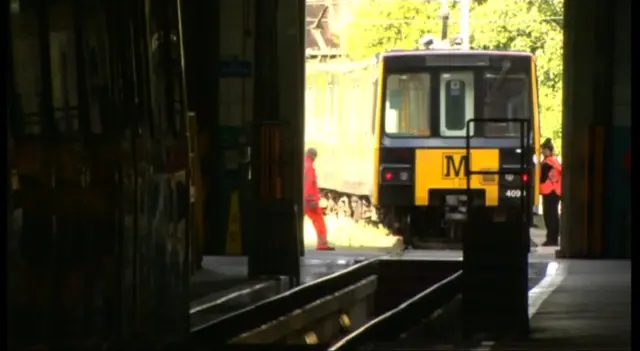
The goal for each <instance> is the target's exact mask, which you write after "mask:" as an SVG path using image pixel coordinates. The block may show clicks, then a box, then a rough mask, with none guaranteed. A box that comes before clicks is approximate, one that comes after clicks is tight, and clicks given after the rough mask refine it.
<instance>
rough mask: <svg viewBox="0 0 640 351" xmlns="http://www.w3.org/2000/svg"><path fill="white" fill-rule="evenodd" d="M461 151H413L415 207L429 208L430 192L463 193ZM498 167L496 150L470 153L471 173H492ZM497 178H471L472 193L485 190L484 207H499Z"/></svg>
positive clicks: (465, 184)
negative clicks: (481, 171)
mask: <svg viewBox="0 0 640 351" xmlns="http://www.w3.org/2000/svg"><path fill="white" fill-rule="evenodd" d="M465 155H466V152H465V150H464V149H418V150H416V174H415V178H414V179H415V184H416V186H415V189H416V192H415V204H416V206H426V205H429V189H466V187H467V181H466V177H465V176H464V162H463V158H464V156H465ZM499 167H500V151H499V150H498V149H476V150H471V164H470V169H471V171H480V170H484V171H495V170H497V169H498V168H499ZM483 178H484V179H483ZM487 178H492V179H491V180H489V179H487ZM497 179H498V178H497V177H496V176H490V177H483V176H480V175H474V176H472V177H471V187H472V188H473V189H484V190H485V194H486V195H485V196H486V205H487V206H497V205H498V182H497Z"/></svg>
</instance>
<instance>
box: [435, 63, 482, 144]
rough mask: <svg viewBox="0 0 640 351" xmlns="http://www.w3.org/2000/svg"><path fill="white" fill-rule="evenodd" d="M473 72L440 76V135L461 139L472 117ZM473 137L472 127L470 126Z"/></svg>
mask: <svg viewBox="0 0 640 351" xmlns="http://www.w3.org/2000/svg"><path fill="white" fill-rule="evenodd" d="M473 92H474V88H473V72H470V71H468V72H450V73H442V75H441V76H440V135H441V136H445V137H447V136H456V137H463V136H465V135H466V131H465V129H466V125H467V121H468V120H469V119H472V118H473V116H474V95H473ZM470 128H471V134H472V135H473V128H474V126H473V125H471V126H470Z"/></svg>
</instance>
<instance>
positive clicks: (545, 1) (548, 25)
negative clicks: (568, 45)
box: [471, 0, 563, 150]
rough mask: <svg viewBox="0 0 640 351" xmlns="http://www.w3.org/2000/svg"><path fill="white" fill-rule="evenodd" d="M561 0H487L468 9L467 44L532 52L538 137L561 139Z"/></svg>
mask: <svg viewBox="0 0 640 351" xmlns="http://www.w3.org/2000/svg"><path fill="white" fill-rule="evenodd" d="M562 8H563V3H562V0H519V1H513V0H511V1H509V0H488V1H486V2H485V3H484V4H482V5H478V6H475V7H474V8H473V10H472V12H471V18H472V19H473V20H472V23H471V44H472V46H473V47H474V48H478V49H488V50H522V51H527V52H531V53H533V54H534V55H536V59H537V63H538V67H537V68H538V82H539V89H538V91H539V93H538V95H539V99H540V119H541V133H542V137H543V138H546V137H550V138H552V139H553V141H554V143H555V144H556V145H557V149H558V150H561V145H560V143H561V142H562V138H561V135H562V55H563V50H562V49H563V33H562V26H563V22H562Z"/></svg>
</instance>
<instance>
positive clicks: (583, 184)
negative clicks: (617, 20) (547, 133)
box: [559, 0, 613, 257]
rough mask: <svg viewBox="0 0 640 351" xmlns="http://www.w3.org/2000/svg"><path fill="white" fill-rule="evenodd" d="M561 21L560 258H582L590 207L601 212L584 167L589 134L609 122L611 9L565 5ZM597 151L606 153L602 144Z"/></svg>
mask: <svg viewBox="0 0 640 351" xmlns="http://www.w3.org/2000/svg"><path fill="white" fill-rule="evenodd" d="M564 17H565V18H564V24H565V31H564V36H565V38H564V42H565V48H564V52H565V57H564V99H563V143H562V145H563V150H562V156H563V167H564V179H563V205H562V209H563V211H562V220H561V222H562V231H561V245H560V246H561V247H560V252H559V255H560V256H562V257H584V256H585V255H589V254H591V253H593V248H590V246H589V245H591V243H590V239H589V237H588V234H587V233H588V232H589V230H598V229H597V228H593V226H594V225H593V224H591V223H590V222H588V221H589V220H591V219H592V218H593V217H594V215H593V214H592V213H590V212H589V210H588V208H589V207H588V206H595V208H599V209H602V203H600V202H599V203H598V204H594V203H593V202H595V200H594V199H588V198H587V196H589V194H590V190H588V189H590V188H591V187H593V184H590V183H589V182H588V178H587V175H588V173H589V172H590V171H589V170H588V168H587V166H588V162H590V161H588V160H589V157H590V156H589V154H588V150H589V149H591V146H593V145H592V144H593V141H592V140H590V133H591V130H592V129H594V128H604V127H605V126H606V125H607V124H609V123H610V122H609V121H610V116H611V108H612V98H613V96H612V92H611V89H610V86H611V85H612V81H613V80H612V75H613V72H612V60H613V50H612V47H611V38H612V31H611V29H612V25H613V8H612V6H610V5H608V4H607V3H599V2H585V1H579V0H566V1H565V15H564ZM597 148H599V149H602V148H604V143H603V144H602V145H598V146H597ZM601 186H602V184H600V188H601ZM601 224H602V223H600V225H601ZM598 240H601V238H599V239H598ZM598 245H600V246H601V243H597V244H596V246H598ZM596 251H598V250H596Z"/></svg>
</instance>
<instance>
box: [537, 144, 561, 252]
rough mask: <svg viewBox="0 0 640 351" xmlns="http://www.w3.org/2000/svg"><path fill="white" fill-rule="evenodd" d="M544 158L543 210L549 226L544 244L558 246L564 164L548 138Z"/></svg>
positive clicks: (545, 222)
mask: <svg viewBox="0 0 640 351" xmlns="http://www.w3.org/2000/svg"><path fill="white" fill-rule="evenodd" d="M541 149H542V155H543V156H544V160H543V161H542V165H541V172H540V194H541V195H542V212H543V215H544V224H545V226H546V227H547V238H546V240H545V242H544V243H543V244H542V246H558V238H559V236H560V214H559V213H558V205H559V204H560V199H561V197H562V165H561V164H560V162H558V159H557V158H556V156H555V155H554V149H553V143H552V142H551V139H549V138H547V139H546V140H545V141H544V142H543V143H542V145H541Z"/></svg>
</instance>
